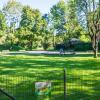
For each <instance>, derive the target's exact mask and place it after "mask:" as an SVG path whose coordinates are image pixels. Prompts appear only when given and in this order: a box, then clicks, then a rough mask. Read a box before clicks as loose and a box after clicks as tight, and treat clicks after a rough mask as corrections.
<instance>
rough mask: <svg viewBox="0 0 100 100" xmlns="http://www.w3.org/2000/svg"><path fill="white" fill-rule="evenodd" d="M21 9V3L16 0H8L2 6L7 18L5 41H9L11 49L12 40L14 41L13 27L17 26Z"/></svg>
mask: <svg viewBox="0 0 100 100" xmlns="http://www.w3.org/2000/svg"><path fill="white" fill-rule="evenodd" d="M21 11H22V5H21V4H20V3H19V2H16V0H9V1H8V2H7V4H6V5H5V6H4V7H3V13H4V14H5V16H6V19H7V25H8V26H9V28H7V33H8V34H7V39H6V40H7V43H8V41H9V43H10V49H12V46H13V42H14V41H15V38H16V37H15V29H16V28H17V27H18V24H19V21H20V16H21Z"/></svg>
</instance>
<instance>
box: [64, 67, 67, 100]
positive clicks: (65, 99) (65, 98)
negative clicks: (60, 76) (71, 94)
mask: <svg viewBox="0 0 100 100" xmlns="http://www.w3.org/2000/svg"><path fill="white" fill-rule="evenodd" d="M64 100H67V97H66V68H64Z"/></svg>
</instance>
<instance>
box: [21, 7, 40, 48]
mask: <svg viewBox="0 0 100 100" xmlns="http://www.w3.org/2000/svg"><path fill="white" fill-rule="evenodd" d="M40 19H41V13H40V11H39V10H37V9H32V8H30V7H29V6H24V7H23V10H22V16H21V21H20V36H21V37H22V38H23V37H24V39H25V41H27V46H28V48H29V49H30V50H32V48H33V43H34V45H35V43H36V41H37V39H38V38H37V37H38V35H39V34H40V32H39V31H40V28H41V20H40Z"/></svg>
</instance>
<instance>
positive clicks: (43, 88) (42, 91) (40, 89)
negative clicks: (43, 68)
mask: <svg viewBox="0 0 100 100" xmlns="http://www.w3.org/2000/svg"><path fill="white" fill-rule="evenodd" d="M35 93H36V95H49V94H50V93H51V82H36V83H35Z"/></svg>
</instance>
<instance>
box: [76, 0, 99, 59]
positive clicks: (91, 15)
mask: <svg viewBox="0 0 100 100" xmlns="http://www.w3.org/2000/svg"><path fill="white" fill-rule="evenodd" d="M75 1H76V5H77V8H78V11H79V12H80V13H79V15H81V19H84V18H85V20H86V21H85V22H86V23H85V25H86V26H87V27H86V28H87V30H88V35H89V36H90V38H91V41H92V47H93V52H94V58H97V56H98V55H97V53H98V42H99V38H98V37H99V36H100V0H75ZM80 21H82V20H80ZM82 23H83V21H82Z"/></svg>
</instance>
